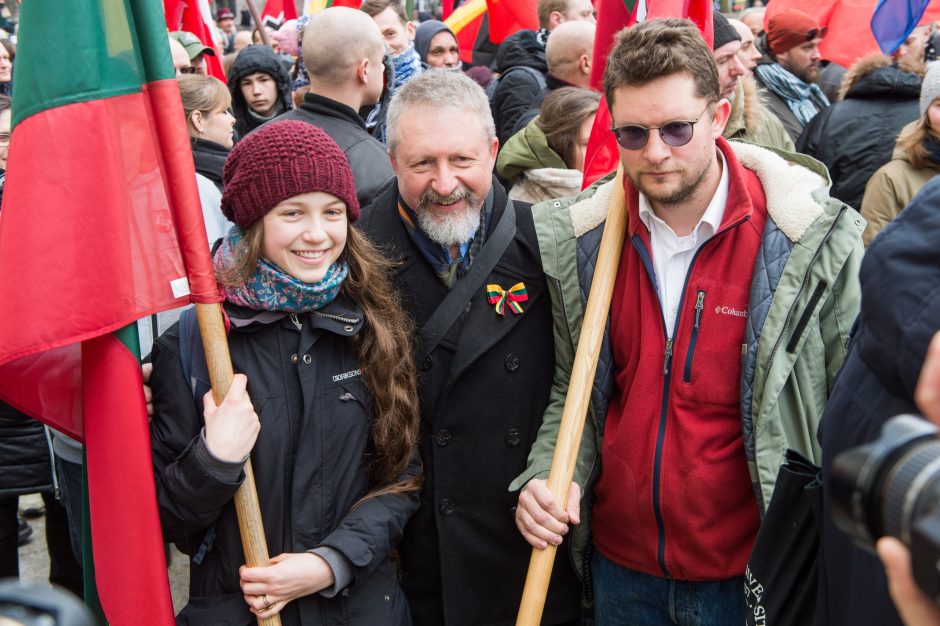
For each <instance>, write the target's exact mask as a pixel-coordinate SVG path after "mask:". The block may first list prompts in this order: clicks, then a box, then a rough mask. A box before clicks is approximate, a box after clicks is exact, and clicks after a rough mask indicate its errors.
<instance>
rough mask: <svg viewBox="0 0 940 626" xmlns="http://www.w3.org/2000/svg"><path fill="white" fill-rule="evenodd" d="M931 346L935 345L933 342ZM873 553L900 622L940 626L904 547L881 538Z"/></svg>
mask: <svg viewBox="0 0 940 626" xmlns="http://www.w3.org/2000/svg"><path fill="white" fill-rule="evenodd" d="M933 343H937V342H936V340H934V342H933ZM931 345H932V344H931ZM938 345H940V344H938ZM877 550H878V556H879V557H880V558H881V562H882V563H883V564H884V566H885V573H886V574H887V575H888V592H889V593H890V594H891V599H892V600H894V606H895V607H897V609H898V613H900V615H901V619H902V620H904V623H905V624H907V626H940V609H938V608H937V605H936V604H934V603H933V602H931V600H930V598H928V597H927V596H925V595H924V594H923V592H922V591H921V590H920V587H918V586H917V583H915V582H914V576H913V575H912V573H911V553H910V551H908V549H907V547H906V546H905V545H904V544H903V543H901V542H900V541H898V540H897V539H895V538H893V537H882V538H881V539H879V540H878V545H877Z"/></svg>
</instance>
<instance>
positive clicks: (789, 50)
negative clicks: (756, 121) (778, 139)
mask: <svg viewBox="0 0 940 626" xmlns="http://www.w3.org/2000/svg"><path fill="white" fill-rule="evenodd" d="M825 36H826V27H825V26H823V27H822V28H820V27H819V25H818V24H817V23H816V20H815V19H813V18H812V17H811V16H809V15H807V14H806V13H803V12H802V11H799V10H797V9H786V10H785V11H781V12H780V13H777V14H775V15H774V16H772V17H771V18H770V20H769V22H768V24H767V31H766V45H767V48H768V52H769V54H768V56H767V57H766V58H765V59H761V62H760V63H758V65H757V67H755V68H754V75H755V77H756V78H757V82H758V85H759V86H760V87H761V88H762V89H761V95H762V96H763V97H764V98H765V100H766V102H767V106H768V107H769V108H770V110H771V111H772V112H773V113H774V115H776V116H777V117H778V118H780V121H781V122H783V125H784V127H785V128H786V129H787V132H788V133H790V138H791V139H792V140H793V142H794V143H796V140H797V139H799V136H800V133H802V132H803V129H804V128H805V127H806V125H807V124H808V123H809V121H810V120H811V119H813V117H814V116H815V115H816V114H817V113H819V112H820V111H821V110H823V109H824V108H826V107H827V106H829V99H828V98H827V97H826V95H825V94H824V93H823V91H822V89H820V87H819V85H817V84H816V83H817V81H818V80H819V68H820V58H821V57H820V55H819V43H820V42H821V41H822V40H823V37H825Z"/></svg>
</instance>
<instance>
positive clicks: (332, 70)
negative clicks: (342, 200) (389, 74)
mask: <svg viewBox="0 0 940 626" xmlns="http://www.w3.org/2000/svg"><path fill="white" fill-rule="evenodd" d="M303 42H304V43H303V51H302V54H303V59H304V64H305V65H306V66H307V73H308V75H309V77H310V91H308V92H307V93H306V94H304V100H303V102H301V103H300V106H299V107H297V108H296V109H294V110H293V111H289V112H287V113H285V114H284V115H281V116H279V117H278V118H277V119H278V120H285V119H294V120H300V121H302V122H307V123H309V124H313V125H314V126H317V127H319V128H321V129H323V131H324V132H325V133H326V134H327V135H329V136H330V137H332V138H333V140H334V141H336V143H337V144H339V147H340V148H342V150H343V152H345V153H346V156H347V158H349V164H350V166H352V172H353V178H354V179H355V181H356V195H357V196H358V197H359V204H360V205H361V206H366V205H368V204H369V203H370V201H371V200H372V198H373V197H374V196H375V195H376V192H378V191H379V190H380V189H381V188H382V187H384V186H385V184H386V183H387V182H388V181H389V180H390V179H391V178H392V176H393V173H392V166H391V163H390V162H389V159H388V155H387V154H386V152H385V146H383V145H382V144H381V143H380V142H379V141H378V140H377V139H375V138H374V137H373V136H372V135H370V134H369V132H368V131H367V130H366V125H365V122H364V121H363V119H362V118H361V117H360V116H359V109H361V108H362V107H364V106H368V105H373V104H375V103H377V102H378V101H379V98H380V97H381V95H382V88H383V86H384V73H385V64H384V62H383V59H384V57H385V42H384V41H383V39H382V32H381V31H380V30H379V27H378V26H377V25H376V23H375V20H373V19H372V18H371V17H369V16H368V15H366V14H365V13H363V12H362V11H359V10H356V9H350V8H346V7H332V8H329V9H326V10H324V11H321V12H319V13H317V14H315V15H313V16H312V17H311V18H310V21H309V22H308V23H307V26H306V28H305V29H304V36H303Z"/></svg>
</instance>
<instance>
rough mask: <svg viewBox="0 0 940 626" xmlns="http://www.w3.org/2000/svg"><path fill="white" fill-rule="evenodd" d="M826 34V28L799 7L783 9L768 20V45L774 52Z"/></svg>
mask: <svg viewBox="0 0 940 626" xmlns="http://www.w3.org/2000/svg"><path fill="white" fill-rule="evenodd" d="M825 36H826V29H825V28H819V26H818V25H817V24H816V20H815V19H813V17H812V16H810V15H808V14H806V13H803V12H802V11H798V10H797V9H787V10H785V11H781V12H780V13H777V14H776V15H774V16H773V17H771V18H770V20H769V21H768V22H767V45H768V46H770V51H771V52H773V53H774V54H782V53H784V52H786V51H788V50H792V49H793V48H795V47H797V46H800V45H803V44H804V43H806V42H807V41H812V40H813V39H816V38H817V37H819V38H822V37H825Z"/></svg>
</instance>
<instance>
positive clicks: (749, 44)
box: [728, 18, 763, 73]
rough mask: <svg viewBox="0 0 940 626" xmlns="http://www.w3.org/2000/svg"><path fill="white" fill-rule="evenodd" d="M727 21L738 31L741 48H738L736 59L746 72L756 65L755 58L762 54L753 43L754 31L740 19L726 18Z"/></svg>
mask: <svg viewBox="0 0 940 626" xmlns="http://www.w3.org/2000/svg"><path fill="white" fill-rule="evenodd" d="M728 23H729V24H731V26H732V27H733V28H734V29H735V30H736V31H738V35H740V36H741V48H740V49H739V50H738V59H739V60H740V61H741V63H743V64H744V67H746V68H747V71H748V73H750V72H751V70H753V69H754V68H755V67H756V66H757V60H758V59H759V58H761V57H762V56H763V54H762V53H761V51H760V50H758V48H757V44H756V43H754V41H755V40H754V33H752V32H751V29H750V28H748V26H747V24H745V23H744V22H742V21H741V20H733V19H730V18H729V19H728Z"/></svg>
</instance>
